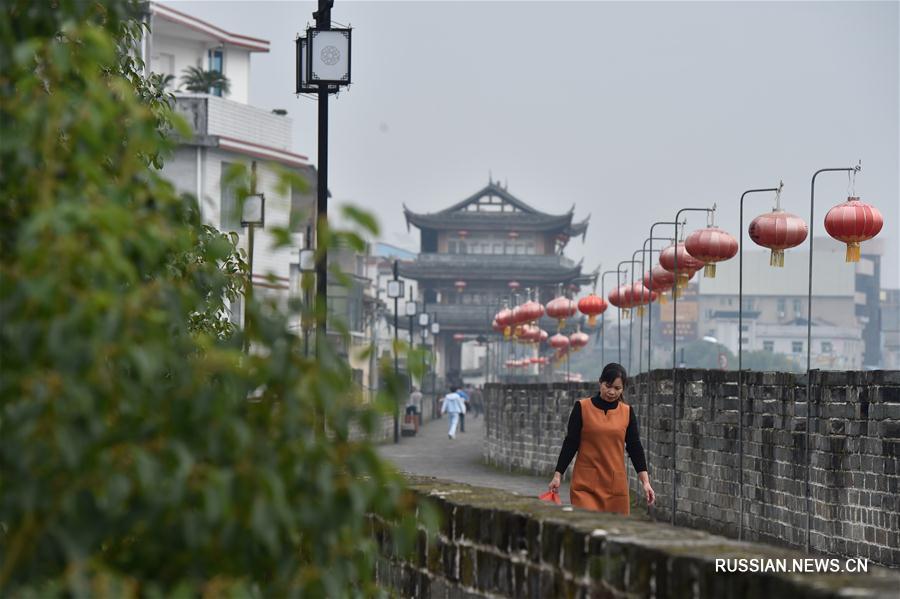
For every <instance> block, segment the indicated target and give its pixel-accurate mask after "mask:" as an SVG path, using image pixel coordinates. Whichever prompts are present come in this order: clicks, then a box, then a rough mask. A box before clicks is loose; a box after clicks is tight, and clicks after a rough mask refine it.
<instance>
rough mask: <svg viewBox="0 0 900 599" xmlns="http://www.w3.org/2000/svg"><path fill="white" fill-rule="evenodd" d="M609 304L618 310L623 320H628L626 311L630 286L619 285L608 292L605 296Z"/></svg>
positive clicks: (628, 306)
mask: <svg viewBox="0 0 900 599" xmlns="http://www.w3.org/2000/svg"><path fill="white" fill-rule="evenodd" d="M607 299H608V300H609V303H610V304H612V305H613V306H615V307H616V308H618V309H619V310H620V311H621V312H622V316H623V317H624V318H628V310H629V308H631V307H632V304H631V286H630V285H621V286H619V287H616V288H615V289H613V290H612V291H610V292H609V295H608V296H607Z"/></svg>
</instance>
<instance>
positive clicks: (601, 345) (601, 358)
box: [599, 270, 621, 366]
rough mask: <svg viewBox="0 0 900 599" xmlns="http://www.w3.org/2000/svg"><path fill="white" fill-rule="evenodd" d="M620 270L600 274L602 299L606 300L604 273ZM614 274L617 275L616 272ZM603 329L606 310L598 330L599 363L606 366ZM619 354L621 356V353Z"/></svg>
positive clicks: (601, 316)
mask: <svg viewBox="0 0 900 599" xmlns="http://www.w3.org/2000/svg"><path fill="white" fill-rule="evenodd" d="M620 272H621V271H618V270H607V271H605V272H604V273H603V274H601V275H600V297H602V298H603V300H604V301H606V275H608V274H612V273H620ZM616 276H617V277H618V274H616ZM605 331H606V310H604V311H603V314H601V315H600V331H599V334H600V363H601V364H602V365H603V366H606V353H605V349H606V348H605V347H604V343H605V342H604V339H603V336H604V334H605ZM619 355H620V356H621V353H620V354H619ZM620 359H621V358H620Z"/></svg>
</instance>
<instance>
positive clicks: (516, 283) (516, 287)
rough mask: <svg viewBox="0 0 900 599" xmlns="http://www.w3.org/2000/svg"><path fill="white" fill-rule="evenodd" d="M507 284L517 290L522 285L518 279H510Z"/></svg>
mask: <svg viewBox="0 0 900 599" xmlns="http://www.w3.org/2000/svg"><path fill="white" fill-rule="evenodd" d="M507 286H508V287H509V288H510V289H512V290H516V289H518V288H519V287H521V285H519V282H518V281H510V282H509V283H507Z"/></svg>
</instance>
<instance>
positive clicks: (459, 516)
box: [370, 477, 900, 599]
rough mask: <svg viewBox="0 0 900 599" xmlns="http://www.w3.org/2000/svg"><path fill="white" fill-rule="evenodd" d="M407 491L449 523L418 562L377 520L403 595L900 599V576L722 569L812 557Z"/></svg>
mask: <svg viewBox="0 0 900 599" xmlns="http://www.w3.org/2000/svg"><path fill="white" fill-rule="evenodd" d="M410 486H411V489H412V491H413V493H414V494H415V495H416V496H417V497H418V498H419V499H420V500H421V499H423V498H427V499H428V500H429V501H431V502H433V504H434V505H435V507H436V508H437V509H438V512H439V514H440V515H441V516H442V518H441V520H442V523H441V525H440V529H439V530H438V531H437V534H435V535H433V536H432V537H431V538H429V536H428V534H426V532H425V531H420V532H419V536H418V542H417V544H416V547H415V551H414V552H413V554H412V555H409V554H401V553H399V551H398V550H397V549H396V546H395V544H394V543H393V540H392V535H391V527H390V525H389V524H387V523H385V522H383V521H381V520H379V519H377V518H375V517H370V523H371V534H372V535H373V536H374V537H375V540H376V542H377V544H378V547H379V549H380V557H379V559H378V561H377V567H376V578H377V581H378V583H379V585H380V586H382V587H386V588H388V589H390V590H392V591H394V593H396V595H399V596H401V597H415V598H416V599H437V598H447V599H449V598H466V599H474V598H480V597H484V598H488V597H490V598H496V597H517V598H524V597H527V598H532V597H533V598H535V599H547V598H564V597H565V598H569V597H585V598H586V597H672V598H679V597H691V598H696V599H699V598H706V597H710V598H712V597H715V598H721V597H729V598H733V599H734V598H753V597H760V598H765V599H772V598H776V597H778V598H780V597H845V596H848V592H849V595H852V596H857V597H895V596H896V589H897V588H898V587H900V574H898V573H897V572H891V571H887V570H884V569H881V568H876V567H874V566H871V565H870V567H869V571H868V573H866V574H847V573H841V574H835V573H831V574H815V573H809V572H806V573H803V574H785V573H774V572H758V573H727V572H717V571H716V559H717V558H718V559H721V560H725V559H735V558H738V559H739V558H748V557H752V558H756V559H762V560H767V559H772V560H779V559H781V560H785V565H786V566H788V565H790V566H791V567H793V563H794V562H793V560H794V559H802V558H804V557H806V556H804V555H801V554H800V553H798V552H795V551H790V550H786V549H776V548H773V547H768V546H765V545H756V544H752V543H738V542H734V541H729V540H728V539H725V538H723V537H719V536H716V535H711V534H708V533H705V532H700V531H693V530H685V529H683V528H675V527H672V526H668V525H666V524H660V523H654V522H649V521H646V520H640V519H637V518H623V517H621V516H618V515H614V514H599V513H592V512H586V511H583V510H578V509H576V510H572V509H571V508H560V507H556V506H552V505H550V504H548V503H546V502H542V501H538V500H536V499H533V498H526V497H521V496H518V495H513V494H510V493H505V492H503V491H497V490H493V489H483V488H478V487H471V486H468V485H463V484H460V483H450V482H447V481H440V480H436V479H430V478H424V477H415V478H411V479H410ZM566 509H568V510H569V511H566ZM763 563H772V564H776V563H777V562H763ZM851 565H855V563H851ZM838 566H839V567H841V568H846V565H845V562H844V561H843V560H840V562H839V564H838ZM392 596H393V595H392Z"/></svg>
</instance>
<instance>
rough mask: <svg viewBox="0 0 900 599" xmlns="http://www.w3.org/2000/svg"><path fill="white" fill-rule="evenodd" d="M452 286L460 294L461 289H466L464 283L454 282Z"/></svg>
mask: <svg viewBox="0 0 900 599" xmlns="http://www.w3.org/2000/svg"><path fill="white" fill-rule="evenodd" d="M453 286H454V287H456V290H457V291H459V292H460V293H462V292H463V289H465V288H466V282H465V281H456V282H455V283H453Z"/></svg>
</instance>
